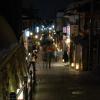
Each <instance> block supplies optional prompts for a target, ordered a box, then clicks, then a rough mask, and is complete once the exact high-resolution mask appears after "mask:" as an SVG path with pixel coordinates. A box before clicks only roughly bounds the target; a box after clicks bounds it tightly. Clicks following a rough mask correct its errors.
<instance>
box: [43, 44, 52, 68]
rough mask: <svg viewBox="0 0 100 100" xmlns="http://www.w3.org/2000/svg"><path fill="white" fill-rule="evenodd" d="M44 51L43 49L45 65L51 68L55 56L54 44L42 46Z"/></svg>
mask: <svg viewBox="0 0 100 100" xmlns="http://www.w3.org/2000/svg"><path fill="white" fill-rule="evenodd" d="M42 51H43V53H42V60H43V67H45V68H51V62H52V59H53V57H54V48H53V45H49V46H44V47H42Z"/></svg>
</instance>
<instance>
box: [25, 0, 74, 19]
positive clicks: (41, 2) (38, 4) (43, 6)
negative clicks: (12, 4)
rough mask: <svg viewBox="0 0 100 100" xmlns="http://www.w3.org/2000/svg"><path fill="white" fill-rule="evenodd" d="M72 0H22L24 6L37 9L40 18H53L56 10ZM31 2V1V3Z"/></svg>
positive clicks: (63, 7) (64, 6)
mask: <svg viewBox="0 0 100 100" xmlns="http://www.w3.org/2000/svg"><path fill="white" fill-rule="evenodd" d="M72 1H73V0H33V1H32V0H26V1H25V0H23V2H24V5H25V6H26V7H28V6H30V5H31V6H32V4H33V8H34V9H38V11H39V16H40V17H41V18H55V15H56V12H57V11H58V10H61V9H65V8H66V7H67V5H68V4H69V3H70V2H72ZM32 2H33V3H32Z"/></svg>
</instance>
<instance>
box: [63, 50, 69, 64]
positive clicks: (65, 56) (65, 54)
mask: <svg viewBox="0 0 100 100" xmlns="http://www.w3.org/2000/svg"><path fill="white" fill-rule="evenodd" d="M63 59H64V62H65V63H66V62H68V54H67V51H64V54H63Z"/></svg>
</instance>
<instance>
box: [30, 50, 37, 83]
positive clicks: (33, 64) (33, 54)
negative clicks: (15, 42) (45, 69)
mask: <svg viewBox="0 0 100 100" xmlns="http://www.w3.org/2000/svg"><path fill="white" fill-rule="evenodd" d="M36 59H37V55H36V53H35V52H33V53H32V55H31V61H30V64H29V67H30V66H31V65H32V70H33V80H34V82H36Z"/></svg>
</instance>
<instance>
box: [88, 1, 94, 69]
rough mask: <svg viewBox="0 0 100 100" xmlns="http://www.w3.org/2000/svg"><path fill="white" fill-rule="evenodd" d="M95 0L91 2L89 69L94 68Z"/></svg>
mask: <svg viewBox="0 0 100 100" xmlns="http://www.w3.org/2000/svg"><path fill="white" fill-rule="evenodd" d="M93 13H94V0H91V2H90V32H89V58H88V70H92V66H93V32H94V30H93V25H94V15H93Z"/></svg>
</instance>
